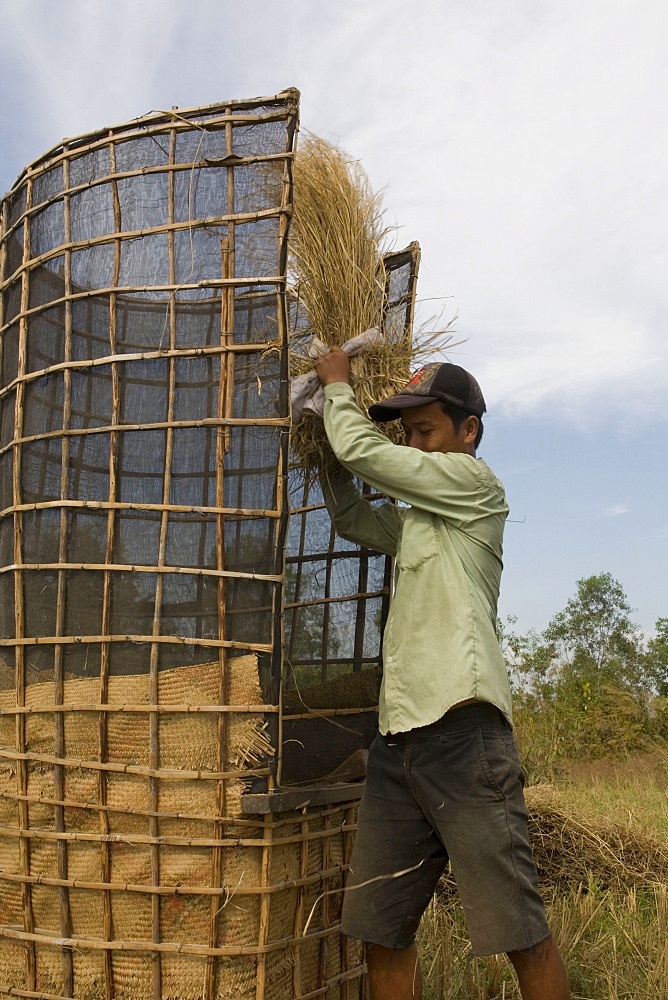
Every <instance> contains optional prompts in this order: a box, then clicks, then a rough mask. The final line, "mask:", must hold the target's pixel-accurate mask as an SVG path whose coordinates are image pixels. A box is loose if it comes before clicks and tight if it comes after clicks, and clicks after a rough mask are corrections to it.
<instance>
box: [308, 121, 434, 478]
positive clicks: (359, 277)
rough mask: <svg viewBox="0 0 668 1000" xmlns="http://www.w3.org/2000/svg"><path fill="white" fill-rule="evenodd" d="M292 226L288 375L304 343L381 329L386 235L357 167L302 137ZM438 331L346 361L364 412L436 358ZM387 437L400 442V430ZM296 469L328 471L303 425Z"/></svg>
mask: <svg viewBox="0 0 668 1000" xmlns="http://www.w3.org/2000/svg"><path fill="white" fill-rule="evenodd" d="M294 178H295V197H294V216H293V222H292V230H291V234H290V270H291V277H292V280H293V282H294V285H295V289H296V294H297V296H298V300H299V309H298V317H299V320H298V322H297V324H296V329H295V330H293V335H292V351H291V367H292V373H293V375H299V374H302V373H303V372H307V371H310V370H312V368H313V361H312V359H311V358H310V357H308V355H307V354H306V348H307V346H308V342H309V341H310V338H311V335H313V334H315V335H316V336H318V337H319V338H320V340H322V341H323V342H324V343H325V344H327V346H328V347H341V346H342V345H343V344H344V343H345V342H346V341H347V340H349V339H350V338H351V337H354V336H356V335H357V334H359V333H362V332H364V331H365V330H368V329H371V328H372V327H376V328H378V329H379V330H382V329H383V325H384V318H385V309H386V272H385V267H384V265H383V256H384V254H385V253H386V252H388V249H389V248H388V246H387V244H388V240H389V235H390V230H389V229H388V227H386V225H385V223H384V221H383V209H382V205H381V198H380V195H378V194H374V193H373V192H372V191H371V189H370V186H369V182H368V178H367V176H366V174H365V172H364V170H363V168H362V166H361V165H360V164H359V162H356V161H353V160H351V159H350V157H348V156H347V155H346V154H345V153H344V152H343V151H342V150H340V149H337V148H336V147H334V146H332V145H330V144H329V143H328V142H326V141H325V140H323V139H320V138H317V137H316V136H313V135H309V136H307V137H306V138H305V139H302V140H301V142H300V147H299V151H298V154H297V157H296V163H295V175H294ZM449 339H450V337H449V335H447V334H446V336H445V337H444V335H443V331H437V332H434V333H433V334H431V335H429V336H427V337H426V338H423V340H422V341H421V343H420V344H419V345H416V344H414V343H413V338H412V331H411V329H410V324H409V325H408V326H407V327H406V329H404V330H403V332H402V333H400V334H399V335H397V334H396V333H395V334H394V335H393V336H391V337H388V338H387V342H386V343H383V344H380V345H379V346H376V347H373V348H372V349H370V350H368V351H365V352H364V353H362V354H360V355H358V356H357V357H355V358H353V359H352V360H351V384H352V387H353V391H354V393H355V398H356V400H357V403H358V405H359V406H360V408H361V409H362V411H363V412H366V410H367V408H368V407H369V405H370V404H371V403H373V402H375V401H377V400H378V399H381V398H382V397H383V396H388V395H392V394H393V393H395V392H397V391H398V390H399V389H400V388H401V386H402V385H404V384H405V383H406V381H407V379H408V377H409V374H410V368H411V364H412V363H415V362H416V361H417V360H419V357H420V356H424V355H425V354H428V353H433V352H434V351H435V350H439V349H442V347H443V346H444V345H445V343H446V342H447V341H448V340H449ZM386 433H388V435H389V436H390V437H391V438H392V439H394V440H400V439H401V438H400V435H401V432H400V430H399V428H398V427H396V426H394V425H391V426H390V427H389V428H387V429H386ZM292 446H293V453H294V457H295V460H296V463H297V464H298V465H299V466H300V467H301V468H303V469H304V470H305V471H306V474H307V475H308V474H309V472H311V471H312V470H313V469H315V468H317V467H319V466H321V465H322V464H323V462H324V463H325V464H327V463H328V461H329V447H328V445H327V441H326V437H325V432H324V429H323V426H322V422H321V421H320V420H317V419H312V418H308V417H307V418H305V419H303V420H302V421H301V422H300V423H299V424H298V425H297V426H296V427H295V428H294V429H293V433H292Z"/></svg>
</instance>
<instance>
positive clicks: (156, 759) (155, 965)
mask: <svg viewBox="0 0 668 1000" xmlns="http://www.w3.org/2000/svg"><path fill="white" fill-rule="evenodd" d="M175 158H176V130H175V129H172V130H171V132H170V142H169V164H170V166H173V164H174V161H175ZM168 221H169V223H170V226H171V225H172V224H173V222H174V171H173V170H170V171H169V175H168ZM167 249H168V254H169V283H170V285H171V286H172V289H173V286H174V285H175V282H176V266H175V260H174V231H173V229H171V228H170V230H169V232H168V234H167ZM168 309H169V316H168V321H169V350H170V358H169V375H168V389H167V414H166V420H167V429H166V431H165V435H166V441H165V472H164V478H163V489H162V502H163V504H164V505H167V504H168V503H169V501H170V496H171V484H172V462H173V458H174V427H173V423H174V406H175V394H176V362H175V358H174V355H173V352H174V350H175V348H176V293H175V292H174V290H172V291H171V292H170V296H169V306H168ZM168 530H169V512H168V511H167V510H163V511H162V514H161V516H160V540H159V544H158V560H157V566H158V567H161V566H164V565H165V556H166V550H167V533H168ZM164 580H165V576H164V573H157V574H156V581H155V604H154V609H153V631H152V635H154V636H159V635H160V633H161V626H162V599H163V593H164ZM159 653H160V643H157V642H154V643H152V644H151V655H150V663H149V704H151V705H157V704H158V703H159V701H160V691H159V681H158V671H159ZM159 722H160V713H159V712H151V713H150V717H149V767H150V768H151V769H152V770H158V768H159V767H160V728H159ZM148 789H149V802H150V809H151V815H150V819H149V833H150V836H151V838H152V843H151V849H150V854H151V882H152V885H155V886H159V885H160V844H159V842H158V840H159V837H160V821H159V819H158V811H159V808H160V783H159V779H158V778H156V777H154V776H151V777H150V778H149V780H148ZM160 902H161V895H160V893H158V892H154V893H153V894H152V896H151V925H152V941H153V943H154V944H159V943H160V937H161V929H160ZM161 955H162V953H161V952H160V951H159V950H157V949H156V951H154V952H153V954H152V956H151V959H152V980H153V998H154V1000H161V997H162V960H161Z"/></svg>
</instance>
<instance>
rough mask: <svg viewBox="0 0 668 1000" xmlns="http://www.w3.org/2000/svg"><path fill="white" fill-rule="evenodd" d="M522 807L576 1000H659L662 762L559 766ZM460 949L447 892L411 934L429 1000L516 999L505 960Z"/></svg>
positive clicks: (662, 965)
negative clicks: (417, 935)
mask: <svg viewBox="0 0 668 1000" xmlns="http://www.w3.org/2000/svg"><path fill="white" fill-rule="evenodd" d="M527 800H528V803H529V808H530V814H531V821H532V834H533V839H534V850H535V853H536V860H537V864H538V867H539V871H540V876H541V889H542V891H543V893H544V895H545V898H546V900H547V902H548V909H549V920H550V925H551V927H552V930H553V933H554V936H555V938H556V939H557V941H558V943H559V946H560V948H561V951H562V954H563V956H564V959H565V961H566V963H567V966H568V970H569V976H570V980H571V988H572V992H573V998H574V1000H663V998H668V752H666V750H665V749H663V748H657V749H656V750H655V751H654V752H652V753H647V754H644V755H642V756H636V757H629V758H626V759H623V760H614V761H613V760H610V759H606V760H601V761H595V762H593V763H591V764H570V765H566V766H564V767H562V768H561V770H560V774H559V776H558V777H557V778H556V779H555V781H554V783H553V784H551V785H549V786H545V785H543V786H539V787H537V788H530V789H528V790H527ZM467 947H468V942H467V937H466V930H465V928H464V924H463V920H462V916H461V908H460V906H459V903H458V901H457V899H456V896H455V895H454V894H453V892H452V890H451V887H450V886H448V885H447V884H446V885H444V887H443V892H441V893H439V895H438V896H437V897H436V898H435V899H434V901H433V903H432V905H431V908H430V910H429V912H428V914H427V915H426V917H425V919H424V921H423V924H422V928H421V950H422V954H423V964H424V971H425V978H426V990H425V996H426V998H427V1000H519V991H518V990H517V986H516V983H515V980H514V977H513V973H512V971H511V968H510V965H509V963H508V962H507V960H506V959H505V958H504V957H493V958H488V959H473V960H471V959H469V958H468V956H467Z"/></svg>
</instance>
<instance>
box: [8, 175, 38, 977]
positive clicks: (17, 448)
mask: <svg viewBox="0 0 668 1000" xmlns="http://www.w3.org/2000/svg"><path fill="white" fill-rule="evenodd" d="M25 183H26V213H25V216H24V223H23V226H24V228H23V273H22V275H21V318H20V320H19V349H18V371H17V378H18V381H17V386H16V399H15V407H14V445H13V452H14V466H13V470H12V471H13V492H14V505H15V507H17V506H19V505H20V504H21V502H22V496H23V488H22V483H21V459H22V455H23V447H22V445H21V443H20V439H21V437H22V436H23V417H24V407H25V383H24V382H23V376H24V375H25V373H26V353H27V340H28V317H27V315H26V312H27V310H28V308H29V304H30V271H29V269H28V262H29V260H30V214H29V211H30V208H31V207H32V175H31V174H30V173H29V174H28V177H27V179H26V182H25ZM14 563H15V565H17V566H21V565H22V564H23V514H22V513H21V512H20V511H16V512H15V514H14ZM14 619H15V635H16V638H17V639H22V638H23V637H24V635H25V596H24V590H23V570H21V569H16V570H14ZM15 663H16V705H17V708H24V707H25V703H26V662H25V648H24V647H23V646H21V645H17V646H16V647H15ZM16 749H17V752H18V758H19V759H18V761H17V766H16V780H17V791H18V795H19V807H18V818H19V831H18V835H19V863H20V868H21V874H22V875H26V876H29V875H30V840H29V838H28V837H27V836H25V831H27V830H29V828H30V810H29V806H28V797H27V796H28V763H27V761H26V760H25V759H23V755H24V754H25V752H26V716H25V714H24V713H23V712H19V713H17V716H16ZM21 897H22V905H23V929H24V931H26V932H27V933H28V934H34V932H35V918H34V912H33V903H32V888H31V883H30V881H28V880H26V881H25V882H24V883H22V885H21ZM25 950H26V985H27V989H28V990H29V991H35V990H36V989H37V955H36V949H35V943H34V941H26V943H25Z"/></svg>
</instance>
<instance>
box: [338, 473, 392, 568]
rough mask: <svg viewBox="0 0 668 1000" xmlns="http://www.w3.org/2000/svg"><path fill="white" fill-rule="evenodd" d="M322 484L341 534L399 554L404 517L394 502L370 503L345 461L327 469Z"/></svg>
mask: <svg viewBox="0 0 668 1000" xmlns="http://www.w3.org/2000/svg"><path fill="white" fill-rule="evenodd" d="M320 486H321V488H322V493H323V497H324V499H325V504H326V505H327V510H328V511H329V516H330V517H331V519H332V524H333V525H334V528H335V530H336V533H337V535H340V536H341V538H345V539H347V540H348V541H350V542H354V543H355V544H356V545H365V546H366V547H367V548H370V549H373V550H374V551H375V552H384V553H385V554H386V555H390V556H393V555H396V551H397V542H398V539H399V533H400V530H401V519H400V516H399V511H398V510H397V508H396V506H395V505H394V504H392V503H383V504H379V505H378V506H376V505H374V504H371V503H369V501H368V500H365V499H364V498H363V497H362V496H360V494H359V492H358V490H357V488H356V486H355V484H354V483H353V478H352V476H351V474H350V473H349V472H348V470H347V469H344V468H343V466H342V465H339V466H337V467H335V468H333V469H327V470H323V472H322V473H321V475H320Z"/></svg>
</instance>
